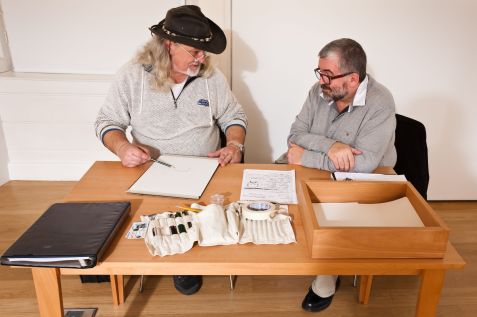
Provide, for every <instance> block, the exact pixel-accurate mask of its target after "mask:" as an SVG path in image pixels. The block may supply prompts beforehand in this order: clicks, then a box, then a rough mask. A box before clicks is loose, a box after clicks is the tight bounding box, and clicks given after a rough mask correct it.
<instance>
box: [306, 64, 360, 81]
mask: <svg viewBox="0 0 477 317" xmlns="http://www.w3.org/2000/svg"><path fill="white" fill-rule="evenodd" d="M314 71H315V75H316V78H318V80H320V78H322V79H323V83H324V84H325V85H329V84H330V83H331V81H332V80H333V79H338V78H342V77H345V76H348V75H351V74H352V73H354V72H348V73H344V74H339V75H336V76H330V75H327V74H323V73H322V72H321V70H320V68H319V67H318V68H315V69H314Z"/></svg>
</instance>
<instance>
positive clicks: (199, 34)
mask: <svg viewBox="0 0 477 317" xmlns="http://www.w3.org/2000/svg"><path fill="white" fill-rule="evenodd" d="M150 31H151V34H152V36H153V38H152V39H151V40H150V41H149V42H148V43H146V44H145V46H144V47H143V49H142V50H141V51H140V52H139V53H138V54H137V56H136V58H135V59H134V60H132V61H131V62H129V63H127V64H126V65H125V66H123V67H122V68H121V70H120V71H119V73H118V74H117V77H116V80H115V81H114V83H113V85H112V87H111V89H110V91H109V93H108V96H107V98H106V101H105V103H104V105H103V107H102V108H101V109H100V111H99V114H98V117H97V119H96V122H95V129H96V135H97V136H98V138H100V140H101V141H102V142H103V144H104V145H105V146H106V147H107V148H108V149H109V150H111V151H112V152H113V153H114V154H116V155H117V156H118V157H119V158H120V159H121V162H122V164H123V165H124V166H127V167H134V166H137V165H140V164H143V163H145V162H147V161H149V160H150V159H151V158H157V157H158V156H159V155H160V154H178V155H193V156H209V157H217V158H218V159H219V163H220V164H221V165H222V166H223V165H226V164H228V163H238V162H240V161H241V160H242V155H243V153H242V152H243V143H244V139H245V130H246V126H247V117H246V115H245V113H244V111H243V109H242V107H241V106H240V104H239V103H238V102H237V100H236V99H235V97H234V95H233V94H232V92H231V91H230V88H229V86H228V84H227V81H226V80H225V77H224V76H223V74H222V73H221V72H220V71H219V70H218V69H216V68H214V67H213V66H212V65H211V61H210V56H209V55H208V54H207V52H210V53H214V54H220V53H222V52H223V51H224V50H225V47H226V45H227V40H226V37H225V34H224V32H223V31H222V30H221V29H220V27H219V26H217V25H216V24H215V23H214V22H213V21H212V20H210V19H208V18H207V17H206V16H205V15H204V14H203V13H202V12H201V10H200V8H199V7H197V6H193V5H185V6H181V7H177V8H173V9H170V10H169V11H168V12H167V15H166V18H165V19H164V20H162V21H161V22H159V23H158V24H156V25H153V26H152V27H151V28H150ZM128 127H131V135H132V142H129V141H128V139H127V138H126V134H125V133H126V129H127V128H128ZM219 129H220V130H222V131H223V133H224V134H225V137H226V146H225V147H223V148H220V141H221V140H220V133H219V132H220V131H219ZM174 284H175V286H176V288H177V289H178V290H179V291H180V292H182V293H183V294H187V295H190V294H193V293H195V292H197V291H198V290H199V288H200V287H201V284H202V277H200V276H174Z"/></svg>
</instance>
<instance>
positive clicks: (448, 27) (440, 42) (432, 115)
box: [232, 0, 477, 199]
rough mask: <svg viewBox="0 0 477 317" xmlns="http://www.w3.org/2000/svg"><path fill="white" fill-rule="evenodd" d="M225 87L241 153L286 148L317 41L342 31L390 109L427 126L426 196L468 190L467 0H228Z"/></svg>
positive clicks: (470, 45)
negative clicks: (244, 132)
mask: <svg viewBox="0 0 477 317" xmlns="http://www.w3.org/2000/svg"><path fill="white" fill-rule="evenodd" d="M232 4H233V6H232V21H233V22H232V29H233V51H232V56H233V65H232V69H233V72H232V74H233V77H232V82H233V89H234V92H235V93H236V95H237V97H238V98H239V100H240V101H241V102H242V103H243V104H244V106H245V107H246V111H247V113H248V115H249V119H250V128H249V131H248V135H249V136H253V137H249V138H248V139H247V141H246V145H247V161H258V162H270V161H271V160H273V159H275V158H277V157H278V156H279V155H280V154H281V153H282V152H284V151H285V150H286V137H287V135H288V132H289V129H290V125H291V123H292V122H293V120H294V118H295V116H296V114H297V113H298V112H299V110H300V109H301V106H302V105H303V102H304V100H305V98H306V95H307V92H308V89H309V88H310V87H311V85H312V84H313V83H314V82H315V81H316V78H315V77H314V74H313V69H314V68H315V67H316V65H317V54H318V51H319V50H320V48H321V47H322V46H323V45H325V44H326V43H328V42H329V41H331V40H334V39H337V38H341V37H351V38H353V39H355V40H357V41H358V42H360V43H361V44H362V45H363V47H364V49H365V50H366V52H367V55H368V61H369V64H368V71H369V73H371V74H372V75H373V76H374V77H375V78H376V79H377V80H378V81H380V82H381V83H383V84H384V85H385V86H387V87H388V88H389V89H390V90H391V92H392V93H393V94H394V97H395V101H396V106H397V111H398V112H399V113H401V114H404V115H407V116H410V117H413V118H415V119H417V120H419V121H421V122H423V123H424V124H425V126H426V128H427V133H428V147H429V164H430V175H431V181H430V187H429V198H430V199H477V190H476V189H477V160H475V157H477V147H476V136H477V124H476V120H477V107H475V105H474V102H473V101H474V100H475V87H477V79H476V78H477V76H476V75H475V74H476V73H477V63H476V62H475V58H476V56H477V36H475V30H477V2H476V1H472V0H454V1H451V0H437V1H436V0H420V1H413V0H400V1H373V0H362V1H352V0H348V1H335V2H333V1H316V0H301V1H281V2H278V1H273V0H264V1H253V0H241V1H234V2H233V3H232Z"/></svg>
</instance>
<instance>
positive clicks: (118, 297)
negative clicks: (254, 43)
mask: <svg viewBox="0 0 477 317" xmlns="http://www.w3.org/2000/svg"><path fill="white" fill-rule="evenodd" d="M109 279H110V280H111V291H112V293H113V303H114V305H116V306H119V305H121V304H124V276H123V275H110V276H109Z"/></svg>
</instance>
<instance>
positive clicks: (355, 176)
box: [331, 172, 406, 182]
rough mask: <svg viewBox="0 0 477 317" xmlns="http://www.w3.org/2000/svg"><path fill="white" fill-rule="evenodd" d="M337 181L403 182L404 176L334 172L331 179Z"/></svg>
mask: <svg viewBox="0 0 477 317" xmlns="http://www.w3.org/2000/svg"><path fill="white" fill-rule="evenodd" d="M333 175H334V179H335V180H337V181H345V180H354V181H386V182H405V181H406V176H404V175H386V174H375V173H346V172H334V173H333V174H332V175H331V177H332V178H333Z"/></svg>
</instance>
